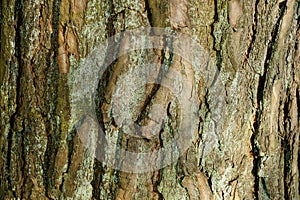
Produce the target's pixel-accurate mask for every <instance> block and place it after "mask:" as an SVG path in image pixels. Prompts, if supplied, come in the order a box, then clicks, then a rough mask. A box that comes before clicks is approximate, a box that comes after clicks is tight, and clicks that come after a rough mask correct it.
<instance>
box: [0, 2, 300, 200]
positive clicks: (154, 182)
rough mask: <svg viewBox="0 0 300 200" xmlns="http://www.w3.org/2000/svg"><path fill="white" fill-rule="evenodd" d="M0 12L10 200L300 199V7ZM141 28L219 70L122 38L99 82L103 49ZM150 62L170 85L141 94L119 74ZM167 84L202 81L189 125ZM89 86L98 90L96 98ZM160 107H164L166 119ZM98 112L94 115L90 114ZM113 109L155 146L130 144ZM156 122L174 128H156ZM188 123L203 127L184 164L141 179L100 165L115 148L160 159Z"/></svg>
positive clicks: (73, 6)
mask: <svg viewBox="0 0 300 200" xmlns="http://www.w3.org/2000/svg"><path fill="white" fill-rule="evenodd" d="M0 4H1V8H0V15H1V17H0V20H1V27H0V31H1V32H0V42H1V43H0V44H1V52H0V56H1V59H0V65H1V68H0V83H1V90H0V92H1V96H0V102H1V104H0V106H1V113H0V116H1V118H0V122H1V128H0V147H1V153H0V170H1V173H0V199H68V198H69V199H70V198H71V199H300V195H299V191H300V186H299V132H300V123H299V122H300V114H299V113H300V86H299V77H300V65H299V63H300V48H299V40H300V31H299V24H300V18H299V16H300V2H299V1H297V0H273V1H261V0H255V1H246V0H228V1H225V0H189V1H188V0H168V1H167V0H162V1H158V0H139V1H137V0H123V1H114V0H113V1H103V0H74V1H71V0H35V1H32V0H28V1H23V0H19V1H4V0H1V1H0ZM142 27H160V28H167V29H168V30H174V31H176V32H177V33H182V34H185V35H187V36H188V37H190V38H192V39H193V40H194V41H196V42H197V43H199V45H200V46H201V47H202V48H203V49H204V51H205V53H204V57H203V59H204V60H205V59H206V62H209V63H210V66H211V67H213V66H215V69H217V70H216V71H217V72H218V73H213V74H211V75H209V80H207V79H205V78H207V77H205V76H204V75H203V74H201V72H202V71H201V70H200V69H197V68H194V67H193V66H192V64H191V63H188V62H187V61H186V60H184V59H182V58H181V57H180V56H179V55H176V54H175V53H174V54H173V53H172V51H171V50H170V49H172V50H173V51H174V52H175V51H176V49H177V51H178V52H180V48H183V49H184V50H187V49H188V47H189V46H188V44H186V46H185V47H182V46H180V45H178V44H176V42H174V41H169V40H167V39H164V38H163V39H161V40H159V42H161V43H162V44H163V46H164V47H165V49H164V50H161V49H155V48H154V49H142V50H136V51H132V52H129V53H128V52H127V54H125V55H121V54H122V52H124V51H125V49H126V45H129V44H130V43H133V46H134V45H138V44H136V43H134V42H132V41H130V40H129V39H128V37H126V35H119V37H115V40H114V41H113V42H115V43H113V44H115V45H111V46H110V47H112V48H107V49H102V50H103V52H102V53H104V55H105V59H106V62H107V63H108V61H113V62H112V63H111V64H109V65H108V66H107V68H106V69H105V71H104V72H103V74H102V76H101V77H98V79H95V77H96V76H97V74H96V73H94V74H93V73H92V72H93V70H97V66H99V65H101V63H100V64H99V63H96V60H97V55H98V54H97V52H98V51H97V50H99V48H98V47H99V45H100V44H103V43H104V42H105V41H107V39H108V38H111V37H112V36H114V35H117V34H120V33H122V32H123V31H128V30H134V29H138V28H142ZM156 30H160V29H156ZM150 35H151V36H153V37H154V36H156V35H159V31H158V32H155V31H153V32H151V33H150ZM176 45H177V46H176ZM193 50H194V49H189V51H185V52H183V53H182V54H185V53H186V52H190V53H191V54H192V53H193ZM194 52H195V51H194ZM202 56H203V55H199V56H196V58H202ZM115 58H117V59H115ZM193 58H195V57H193ZM92 61H95V62H94V63H93V62H92ZM90 62H91V63H92V64H91V63H90ZM95 63H96V64H95ZM147 63H156V64H157V65H155V67H157V69H156V70H157V73H155V74H154V77H155V80H156V81H158V83H159V84H144V85H143V86H142V87H141V88H136V90H135V91H131V90H133V89H132V88H134V87H135V85H138V84H141V83H143V78H144V77H143V75H139V74H133V76H132V77H131V79H129V80H127V79H125V78H124V79H122V77H126V75H128V73H129V72H132V71H134V69H136V66H142V65H146V64H147ZM97 64H98V65H97ZM162 66H166V68H163V67H162ZM85 67H86V68H85ZM153 67H154V66H153ZM171 69H174V70H177V71H180V72H181V73H182V77H183V81H182V80H180V79H178V78H176V77H175V78H174V77H172V76H173V75H174V74H172V73H171V74H170V73H168V72H169V71H170V70H171ZM141 71H142V70H141ZM199 74H200V75H199ZM174 76H175V75H174ZM84 77H85V78H84ZM129 77H130V76H129ZM170 77H171V78H170ZM168 78H169V80H171V82H176V84H177V85H176V88H180V87H181V85H184V84H185V83H186V82H190V83H192V85H191V88H189V89H190V91H189V92H190V93H189V94H190V95H191V97H197V98H196V99H197V101H195V102H194V104H191V106H189V104H188V103H186V104H185V105H183V106H186V107H187V108H188V107H193V109H195V110H193V113H194V114H195V115H193V118H192V119H190V120H186V118H184V117H180V114H183V115H184V111H182V110H180V108H179V106H182V105H180V101H179V100H178V99H176V98H174V95H173V96H172V91H169V90H168V88H166V87H163V85H162V84H161V85H160V83H164V80H165V79H167V81H168ZM98 80H99V82H98ZM122 80H125V82H122ZM126 80H127V82H126ZM216 83H217V84H216ZM214 84H215V85H214ZM93 86H97V87H96V88H93ZM177 86H178V87H177ZM89 89H96V90H95V91H96V92H95V96H91V95H90V94H91V93H93V92H94V91H92V90H89ZM117 90H121V91H124V94H122V95H121V96H120V102H121V103H124V104H126V105H127V107H126V106H122V105H121V104H120V105H119V104H118V102H117V101H116V102H114V101H115V100H116V99H114V98H115V96H114V95H115V91H117ZM85 95H90V96H91V97H92V98H91V99H88V98H87V99H85ZM126 95H127V96H126ZM76 98H79V99H81V101H80V102H77V101H76ZM82 99H83V100H82ZM219 99H220V101H219ZM131 101H132V102H131ZM178 102H179V103H178ZM94 103H95V104H94ZM154 104H160V105H161V107H159V109H158V110H159V111H160V112H155V109H154ZM91 105H92V106H91ZM80 106H82V107H80ZM118 106H119V107H118ZM195 106H196V107H195ZM89 108H95V110H90V113H91V115H90V116H86V115H84V114H85V113H86V112H87V110H88V109H89ZM116 108H117V110H118V112H119V113H117V114H118V115H120V116H123V115H124V116H125V118H126V119H127V118H128V119H129V118H132V119H133V121H135V122H136V123H137V124H138V125H140V126H141V127H143V126H144V127H145V126H146V127H148V128H149V127H150V129H151V131H152V132H155V133H156V134H157V135H155V136H154V137H150V136H149V135H145V134H144V132H146V131H144V130H143V129H140V130H137V131H136V133H131V134H140V136H141V137H139V138H137V137H136V136H132V135H130V133H129V132H128V131H127V132H126V130H123V129H122V126H121V122H123V121H122V120H123V118H122V117H120V116H118V115H116V114H115V115H113V114H111V113H113V112H115V110H116ZM183 108H185V107H183ZM156 110H157V109H156ZM127 112H128V113H129V114H127ZM150 116H152V117H153V116H154V117H158V118H159V119H161V118H163V119H164V121H163V123H161V124H159V126H155V120H152V119H150V118H151V117H150ZM95 122H96V123H95ZM185 123H189V124H193V125H195V130H191V131H194V132H193V134H194V138H193V142H192V143H191V144H190V146H189V148H188V149H187V150H186V151H183V152H181V151H180V150H181V149H180V148H181V146H180V145H179V144H178V146H177V147H175V148H174V153H178V152H179V153H180V158H179V159H178V160H175V162H173V163H171V164H169V165H167V166H165V167H163V168H161V169H156V170H154V171H146V172H144V173H134V171H132V172H128V171H124V170H120V169H116V168H114V167H112V166H110V165H109V164H107V163H103V162H100V161H99V159H96V158H99V157H97V156H99V154H101V155H102V156H104V157H105V156H106V157H107V156H108V155H110V154H111V152H109V151H110V150H111V149H109V148H108V143H107V141H113V142H115V143H114V144H115V146H116V148H117V149H126V150H127V151H131V152H134V151H155V150H158V149H161V148H163V147H164V146H165V145H167V144H168V141H169V140H170V139H172V136H174V135H175V133H176V131H178V130H180V127H179V124H185ZM95 124H97V125H95ZM148 125H149V126H148ZM152 125H153V126H152ZM131 128H132V127H131ZM99 130H102V131H103V134H102V135H97V134H96V133H98V132H99ZM130 130H132V129H130ZM212 130H213V133H211V131H212ZM189 131H190V130H189ZM87 132H88V133H92V134H93V133H95V134H94V136H95V137H94V138H92V139H93V140H91V138H89V137H92V136H90V135H89V137H87V138H85V136H84V138H82V137H81V136H82V135H81V136H80V133H87ZM115 154H118V156H124V155H123V154H122V153H118V152H115ZM95 157H96V158H95ZM119 161H120V160H119ZM155 161H157V162H162V165H163V164H164V161H165V160H164V159H161V160H159V158H157V160H155ZM120 162H121V161H120ZM118 166H119V165H118ZM142 166H143V165H142ZM144 166H145V167H146V166H147V165H144Z"/></svg>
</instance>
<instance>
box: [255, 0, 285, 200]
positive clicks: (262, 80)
mask: <svg viewBox="0 0 300 200" xmlns="http://www.w3.org/2000/svg"><path fill="white" fill-rule="evenodd" d="M279 9H280V13H279V17H278V20H277V23H276V24H275V26H274V28H273V30H272V32H271V36H272V39H271V41H269V43H268V47H267V55H266V59H265V63H264V68H263V74H262V75H261V76H260V77H259V81H258V88H257V106H258V108H257V110H256V114H255V122H254V124H253V127H254V132H253V134H252V136H251V144H252V153H253V157H254V158H253V169H252V174H253V176H254V179H255V180H254V197H255V198H256V199H259V183H260V177H259V175H258V172H259V170H260V165H261V157H260V149H259V145H257V139H258V138H257V137H258V135H259V133H260V130H259V128H260V123H261V115H262V111H263V107H264V106H263V104H264V99H263V98H264V89H265V84H266V78H267V71H268V68H269V65H270V61H271V59H272V58H273V54H274V49H276V48H277V45H276V41H277V38H278V36H279V28H280V24H281V21H282V18H283V15H284V11H285V10H286V1H285V2H282V3H281V4H279Z"/></svg>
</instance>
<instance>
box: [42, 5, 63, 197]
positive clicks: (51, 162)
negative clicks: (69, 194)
mask: <svg viewBox="0 0 300 200" xmlns="http://www.w3.org/2000/svg"><path fill="white" fill-rule="evenodd" d="M60 5H61V0H54V1H53V3H52V20H51V21H52V29H53V32H52V34H51V36H50V43H51V50H49V52H48V56H47V58H46V62H47V64H48V65H49V66H51V65H52V66H51V68H48V69H47V74H48V76H49V77H50V78H49V79H50V81H49V83H48V85H47V95H49V96H48V97H47V101H48V102H49V105H50V104H54V105H55V107H54V108H53V109H52V110H49V113H51V114H50V116H53V117H51V119H49V120H50V123H52V124H53V126H52V127H51V125H50V123H49V124H48V123H47V124H48V127H47V129H46V131H47V146H46V151H45V154H44V163H43V172H44V174H43V180H44V185H45V195H46V197H48V198H49V199H52V198H51V197H50V192H51V190H52V189H53V188H54V186H55V178H56V176H55V158H56V156H57V153H58V145H59V144H58V135H60V134H59V131H60V130H59V127H58V124H57V120H56V118H55V116H56V106H57V103H58V101H57V98H58V96H57V90H58V81H57V80H58V79H59V72H58V60H57V56H58V29H59V17H60V16H59V15H60ZM49 7H51V5H49ZM49 109H51V107H49Z"/></svg>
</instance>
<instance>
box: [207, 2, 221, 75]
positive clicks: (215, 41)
mask: <svg viewBox="0 0 300 200" xmlns="http://www.w3.org/2000/svg"><path fill="white" fill-rule="evenodd" d="M218 14H219V13H218V0H214V21H213V22H212V24H211V25H210V27H211V33H210V34H211V36H212V37H213V50H214V51H215V52H216V57H217V62H216V66H217V68H218V70H219V71H221V66H222V60H223V59H222V55H221V44H219V45H220V49H218V48H217V38H216V36H215V34H214V31H215V24H216V23H219V15H218Z"/></svg>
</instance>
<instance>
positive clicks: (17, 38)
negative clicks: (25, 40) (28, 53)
mask: <svg viewBox="0 0 300 200" xmlns="http://www.w3.org/2000/svg"><path fill="white" fill-rule="evenodd" d="M22 11H23V4H22V2H20V1H16V4H15V10H14V12H15V18H16V19H17V23H16V27H15V30H16V36H15V57H16V59H17V63H18V72H17V77H16V102H15V104H16V110H15V112H14V113H13V114H12V115H11V117H10V120H9V123H10V130H9V132H8V135H7V143H8V147H7V158H6V160H7V163H6V167H7V173H8V174H7V182H8V187H9V188H8V190H11V188H13V184H12V180H11V174H10V173H11V159H12V158H11V153H12V142H13V137H14V131H13V128H14V124H15V122H16V121H17V120H18V119H17V116H18V115H19V114H20V112H21V109H20V106H21V104H22V101H21V76H22V68H23V63H22V51H21V47H22V45H21V42H22V41H21V26H22V24H23V12H22ZM22 151H23V149H22ZM22 154H23V152H22ZM22 158H23V156H22ZM12 193H13V195H14V197H15V198H17V195H16V192H15V191H12Z"/></svg>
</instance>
